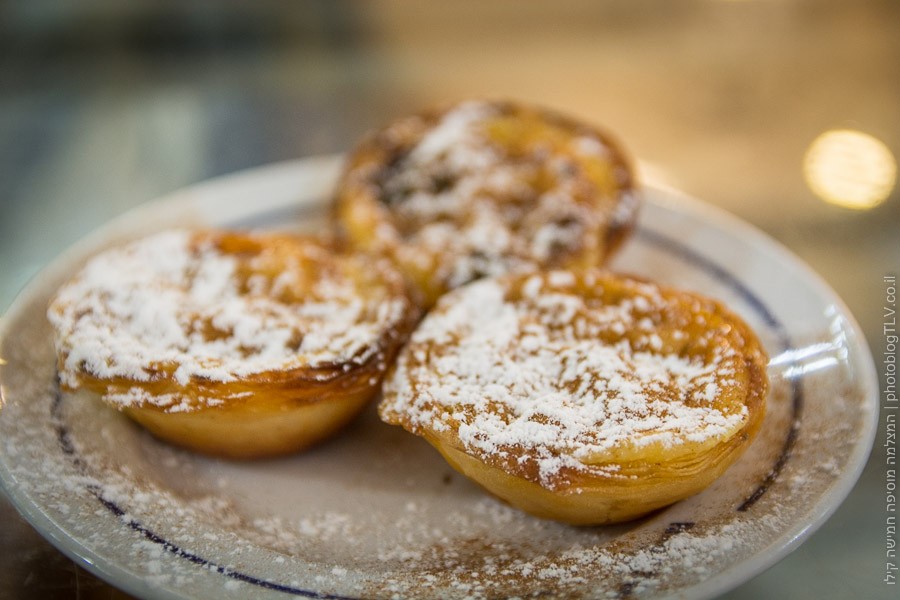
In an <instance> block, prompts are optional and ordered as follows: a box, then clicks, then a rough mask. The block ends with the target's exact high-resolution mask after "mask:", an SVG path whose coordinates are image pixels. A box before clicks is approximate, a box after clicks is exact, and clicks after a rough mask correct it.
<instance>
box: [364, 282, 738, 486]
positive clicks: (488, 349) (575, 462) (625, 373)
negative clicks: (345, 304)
mask: <svg viewBox="0 0 900 600" xmlns="http://www.w3.org/2000/svg"><path fill="white" fill-rule="evenodd" d="M509 281H511V280H509V279H506V280H502V279H501V280H494V279H489V280H482V281H479V282H476V283H474V284H470V285H469V286H467V287H466V288H464V289H461V290H458V291H456V292H454V293H453V294H452V295H451V296H448V297H446V298H445V299H444V300H443V301H441V302H440V303H439V304H438V306H437V308H436V309H435V310H434V311H433V312H432V313H431V314H430V315H429V316H428V317H427V318H426V319H425V321H424V322H423V323H422V324H421V326H420V327H419V329H418V330H417V331H416V332H415V333H414V335H413V338H412V341H411V343H410V345H409V346H408V347H407V348H406V350H405V351H404V352H403V353H402V354H401V357H400V359H399V361H398V366H397V369H396V372H395V373H394V375H393V376H392V377H391V378H390V379H389V381H387V382H386V387H385V394H384V401H383V403H382V405H381V411H382V415H383V416H384V417H385V418H386V419H387V420H388V421H389V422H394V423H401V424H403V425H404V426H406V427H408V428H410V429H411V430H413V431H416V432H421V431H422V430H429V429H431V430H433V431H436V432H439V433H440V432H446V431H452V432H455V435H456V436H457V438H458V440H459V442H461V443H462V445H463V447H464V448H465V449H466V450H467V451H468V452H471V453H474V454H475V455H477V456H480V457H482V458H483V459H485V460H487V461H488V462H489V463H491V464H495V466H500V465H504V468H506V469H510V468H512V469H513V470H516V469H517V468H518V467H521V472H520V473H518V471H517V473H518V474H520V475H522V476H525V477H529V478H534V479H535V480H536V481H538V482H539V483H541V484H542V485H544V486H545V487H547V488H550V489H554V488H556V487H559V486H562V485H565V484H566V481H565V479H564V478H560V477H559V475H560V473H561V472H562V471H563V470H565V469H567V468H568V469H576V470H593V471H595V472H602V473H603V474H605V475H606V476H609V477H616V476H618V475H617V473H616V470H615V469H611V468H610V467H612V466H615V461H612V460H611V459H610V457H613V456H615V453H616V452H620V451H622V450H623V449H628V451H629V452H632V453H633V452H639V451H640V449H641V448H647V447H651V446H653V447H659V446H661V447H665V448H667V451H668V452H669V454H670V455H671V454H672V452H676V453H677V448H678V446H679V445H682V444H685V443H686V442H697V443H700V442H704V441H709V440H717V439H727V438H728V437H730V436H731V435H733V434H734V433H735V432H737V431H738V430H739V429H740V428H741V427H742V426H743V425H744V424H745V422H746V419H747V409H746V407H745V406H744V405H743V403H737V405H736V406H735V405H730V404H724V405H723V404H722V403H716V402H715V400H716V399H717V398H718V397H719V396H720V393H727V392H729V391H731V388H733V387H734V386H736V385H737V382H736V381H733V379H732V378H731V375H733V374H734V368H735V365H736V364H737V353H736V351H735V350H734V349H733V348H729V347H728V346H727V345H726V344H722V343H716V342H710V341H708V340H707V343H708V344H709V347H710V348H711V351H712V353H711V354H710V355H709V357H708V358H706V359H702V358H697V357H689V356H685V355H682V354H679V353H677V352H671V351H670V352H668V353H666V352H662V351H660V346H661V344H662V342H661V340H660V339H659V337H658V336H657V335H656V334H655V333H654V332H653V329H652V328H648V330H647V331H646V332H643V331H642V329H643V328H642V323H644V321H645V320H646V321H649V320H651V319H652V318H656V319H661V318H664V317H663V315H664V314H665V307H666V303H667V300H666V299H665V298H663V297H662V296H661V295H660V293H659V292H658V290H657V288H656V287H655V286H652V285H650V284H640V283H634V284H633V285H635V286H637V289H638V290H640V293H636V294H633V295H630V296H626V297H624V298H622V299H620V300H619V301H617V302H610V303H607V304H604V303H597V302H593V303H592V302H591V301H589V300H586V298H585V296H584V295H583V294H579V293H575V292H574V288H573V286H574V285H575V284H576V283H577V280H576V277H575V276H574V275H572V274H571V273H567V272H551V273H549V274H546V275H533V276H530V277H527V278H525V280H524V282H523V283H522V284H521V297H520V298H518V299H511V298H510V295H511V294H512V291H511V286H510V285H509ZM626 333H630V334H631V337H628V336H626V335H625V334H626ZM720 388H722V389H720ZM519 455H521V456H519ZM512 456H516V457H518V458H517V461H516V462H514V463H513V466H512V467H510V466H509V464H510V462H511V461H510V460H509V457H512Z"/></svg>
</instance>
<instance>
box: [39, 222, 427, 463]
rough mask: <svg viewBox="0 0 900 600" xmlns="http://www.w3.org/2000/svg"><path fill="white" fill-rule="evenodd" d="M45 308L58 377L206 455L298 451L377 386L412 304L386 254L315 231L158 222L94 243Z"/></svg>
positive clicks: (412, 314) (408, 323) (411, 320)
mask: <svg viewBox="0 0 900 600" xmlns="http://www.w3.org/2000/svg"><path fill="white" fill-rule="evenodd" d="M48 317H49V320H50V322H51V324H52V325H53V327H54V329H55V333H56V348H57V354H58V370H59V382H60V385H61V387H62V389H64V390H78V389H84V390H88V391H90V392H94V393H96V394H99V395H100V396H101V397H102V398H103V400H105V401H106V402H107V403H109V404H110V405H112V406H113V407H115V408H117V409H120V410H122V411H124V412H125V413H126V414H127V415H128V416H130V417H131V418H133V419H134V420H135V421H137V422H138V423H140V424H142V425H143V426H144V427H146V428H147V429H148V430H149V431H150V432H152V433H153V434H155V435H156V436H158V437H160V438H162V439H164V440H167V441H170V442H172V443H175V444H177V445H181V446H184V447H187V448H190V449H193V450H197V451H200V452H204V453H208V454H211V455H217V456H223V457H233V458H252V457H262V456H272V455H277V454H282V453H286V452H291V451H294V450H299V449H301V448H304V447H307V446H309V445H311V444H314V443H316V442H318V441H320V440H322V439H324V438H326V437H328V436H329V435H330V434H332V433H333V432H335V431H336V430H338V429H339V428H340V427H341V426H343V425H344V424H346V423H347V422H348V421H349V420H350V419H352V418H353V416H354V415H356V414H357V413H358V412H359V411H360V409H361V408H362V407H363V406H364V405H365V403H366V402H368V401H369V400H371V399H372V397H373V395H374V394H376V393H377V391H378V389H379V386H380V382H381V379H382V376H383V374H384V372H385V370H386V368H387V366H388V365H389V364H390V363H391V361H392V360H393V358H394V356H395V355H396V353H397V351H398V350H399V348H400V346H401V344H402V343H403V342H404V341H405V339H406V337H407V336H408V334H409V332H410V331H411V330H412V328H413V327H414V325H415V323H416V321H417V319H418V309H417V308H416V307H415V305H414V303H413V302H412V301H411V300H410V298H409V295H408V294H407V291H406V284H405V282H404V279H403V276H402V275H400V274H399V273H398V272H397V271H396V269H394V267H393V266H392V265H390V264H389V263H388V262H387V261H385V260H373V259H371V258H370V257H363V256H360V255H356V254H352V253H336V252H334V251H333V249H332V248H331V247H330V246H329V245H327V244H325V243H324V242H321V241H318V240H316V239H313V238H302V237H292V236H288V235H282V234H252V233H239V232H225V231H212V230H204V231H187V230H173V231H165V232H162V233H158V234H155V235H152V236H150V237H147V238H144V239H141V240H137V241H134V242H132V243H130V244H127V245H124V246H122V247H117V248H112V249H109V250H107V251H105V252H102V253H101V254H99V255H97V256H95V257H94V258H93V259H92V260H90V261H89V262H88V263H87V265H86V266H85V267H84V268H83V269H82V270H81V271H80V272H79V273H78V274H76V275H75V276H74V278H73V279H72V280H71V281H70V282H68V283H67V284H65V285H64V286H63V287H62V288H61V289H60V290H59V292H58V293H57V295H56V297H55V299H54V300H53V301H52V303H51V305H50V308H49V311H48Z"/></svg>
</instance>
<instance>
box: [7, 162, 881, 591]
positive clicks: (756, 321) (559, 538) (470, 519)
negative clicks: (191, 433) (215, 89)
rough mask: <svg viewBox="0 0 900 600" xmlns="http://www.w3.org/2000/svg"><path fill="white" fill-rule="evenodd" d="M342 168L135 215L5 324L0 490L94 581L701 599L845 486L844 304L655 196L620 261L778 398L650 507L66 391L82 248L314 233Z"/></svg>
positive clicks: (198, 191)
mask: <svg viewBox="0 0 900 600" xmlns="http://www.w3.org/2000/svg"><path fill="white" fill-rule="evenodd" d="M338 167H339V159H338V158H334V157H331V158H323V159H314V160H304V161H299V162H292V163H286V164H282V165H276V166H272V167H267V168H263V169H258V170H254V171H251V172H248V173H244V174H239V175H236V176H231V177H227V178H224V179H219V180H216V181H213V182H210V183H207V184H203V185H199V186H196V187H193V188H190V189H187V190H184V191H182V192H179V193H176V194H174V195H173V196H172V197H169V198H167V199H163V200H161V201H159V202H155V203H152V204H149V205H146V206H143V207H141V208H140V209H138V210H136V211H133V212H132V213H129V214H128V215H126V216H124V217H123V218H121V219H118V220H116V221H115V222H113V223H110V224H109V225H108V226H106V227H104V228H103V229H102V230H101V231H99V232H97V233H96V234H94V235H92V236H91V237H90V238H89V239H87V240H85V241H84V242H82V243H81V244H79V245H78V246H76V247H75V248H73V249H72V250H71V251H69V252H67V253H66V254H65V255H64V256H62V257H60V258H59V259H58V260H57V261H56V262H54V263H53V264H52V265H51V266H50V267H49V268H47V269H46V270H45V271H44V272H43V273H42V274H41V275H40V276H39V277H37V278H36V279H35V280H34V281H33V282H32V283H31V285H30V286H28V288H27V289H26V290H25V291H24V292H23V294H22V295H21V296H20V298H19V299H18V300H17V301H16V303H15V304H14V305H13V307H12V308H11V309H10V310H9V313H8V314H7V315H6V316H5V317H4V320H3V324H2V339H0V357H2V358H3V360H4V361H5V364H4V365H3V366H2V370H0V382H2V387H0V390H2V394H3V396H2V409H0V480H2V484H3V488H4V489H5V491H6V493H7V494H8V495H9V497H10V498H11V500H12V502H13V503H14V504H15V505H16V506H17V507H18V509H19V510H20V511H21V512H22V513H23V514H24V515H25V517H26V518H27V519H28V520H29V521H30V522H31V523H32V525H34V527H35V528H37V530H38V531H40V532H41V533H42V534H43V535H44V536H46V537H47V538H48V539H49V540H50V541H51V542H53V543H54V544H55V545H56V546H58V547H59V548H60V549H61V550H62V551H63V552H65V553H66V554H68V555H69V556H71V557H72V558H75V559H76V560H78V561H79V562H80V563H81V564H83V565H84V566H86V567H87V568H88V569H90V570H92V571H94V572H95V573H96V574H98V575H99V576H101V577H103V578H105V579H107V580H108V581H110V582H111V583H113V584H115V585H116V586H119V587H121V588H122V589H124V590H126V591H128V592H130V593H132V594H135V595H137V596H142V597H158V598H228V597H235V598H239V597H245V596H248V595H253V596H254V597H256V598H283V597H287V596H288V595H290V594H293V595H297V596H305V597H313V598H344V597H353V598H357V597H365V598H376V597H377V598H383V597H391V596H397V597H409V596H416V597H423V596H431V597H434V596H440V597H444V598H450V597H511V596H520V597H531V596H539V595H566V596H577V597H589V598H594V597H597V598H607V597H657V596H677V597H679V598H705V597H710V596H713V595H715V594H718V593H721V592H723V591H725V590H727V589H730V588H732V587H734V586H736V585H738V584H739V583H741V582H743V581H745V580H747V579H749V578H750V577H752V576H753V575H755V574H757V573H759V572H760V571H762V570H763V569H765V568H766V567H768V566H770V565H772V564H773V563H775V562H776V561H778V560H779V559H780V558H782V557H783V556H784V555H786V554H787V553H788V552H790V551H791V550H792V549H794V548H795V547H796V546H797V545H798V544H799V543H800V542H801V541H802V540H803V539H804V538H806V537H807V536H808V535H809V534H810V533H811V532H812V531H813V530H814V529H816V528H817V527H818V526H819V525H821V524H822V522H823V521H824V520H825V519H826V518H827V517H828V516H829V515H830V514H831V513H832V512H833V511H834V509H835V508H836V507H837V505H838V504H839V503H840V502H841V501H842V500H843V499H844V498H845V496H846V495H847V493H848V492H849V491H850V489H851V487H852V486H853V484H854V483H855V482H856V479H857V477H858V475H859V473H860V471H861V469H862V467H863V465H864V463H865V460H866V458H867V456H868V454H869V450H870V448H871V446H872V443H873V439H874V433H875V424H876V419H877V410H876V406H877V393H876V383H875V382H876V378H875V370H874V366H873V363H872V358H871V356H870V355H869V353H868V351H867V349H866V346H865V344H864V343H863V341H862V336H861V334H860V332H859V328H858V326H857V325H856V324H855V323H854V321H853V319H852V317H851V316H850V315H849V314H848V312H847V310H846V308H844V306H843V304H842V303H841V302H840V300H839V299H838V298H837V297H836V295H835V294H834V292H832V291H831V290H830V289H829V288H828V287H827V286H826V285H825V284H823V283H822V282H821V281H820V280H819V279H818V277H817V276H815V275H814V274H813V273H812V272H810V270H809V269H808V268H806V267H805V266H804V265H803V264H802V263H801V262H800V261H799V260H797V259H796V258H794V257H793V256H792V255H790V254H789V253H788V252H787V251H786V250H784V249H783V248H781V247H780V246H778V245H777V244H775V243H774V242H773V241H772V240H770V239H769V238H767V237H765V236H764V235H762V234H760V233H759V232H757V231H756V230H754V229H752V228H750V227H749V226H747V225H745V224H743V223H741V222H739V221H738V220H736V219H735V218H733V217H730V216H728V215H727V214H724V213H722V212H720V211H718V210H715V209H712V208H710V207H708V206H705V205H703V204H700V203H698V202H695V201H692V200H689V199H686V198H683V197H681V196H680V195H678V194H677V193H675V192H672V191H666V190H663V189H660V188H652V187H651V188H650V189H648V190H647V193H646V203H645V207H644V209H643V213H642V215H641V218H640V225H639V227H638V229H637V231H636V234H635V236H634V238H633V239H632V240H631V241H630V242H629V243H628V244H627V245H626V247H625V249H624V250H623V252H622V253H621V254H620V255H619V256H617V257H616V259H615V261H614V263H613V268H615V269H618V270H624V271H629V272H633V273H637V274H640V275H643V276H646V277H650V278H653V279H656V280H659V281H662V282H667V283H670V284H674V285H677V286H680V287H684V288H690V289H695V290H699V291H701V292H703V293H705V294H708V295H711V296H714V297H717V298H719V299H721V300H723V301H724V302H726V303H727V304H728V305H729V306H731V307H732V308H733V309H734V310H735V311H737V312H738V313H740V314H741V315H742V316H743V317H744V318H745V319H746V320H747V321H748V322H749V323H750V324H751V325H752V326H753V327H754V328H755V329H756V330H757V332H758V333H759V334H760V336H761V338H762V340H763V342H764V344H765V345H766V347H767V349H768V351H769V353H770V355H771V356H772V363H771V364H770V368H769V371H770V378H771V381H772V385H771V387H772V391H771V395H770V398H769V411H768V414H767V417H766V422H765V424H764V427H763V429H762V432H761V434H760V435H759V436H758V438H757V439H756V440H755V441H754V443H753V445H752V446H751V448H750V450H749V451H748V452H747V453H746V454H745V455H744V456H743V457H742V458H741V460H740V461H739V462H738V463H737V464H735V465H734V466H733V467H732V468H731V469H730V470H729V471H728V472H727V473H726V474H725V475H724V476H723V477H722V478H721V479H719V480H718V481H717V482H715V484H714V485H713V486H712V487H710V488H709V489H707V490H706V491H704V492H703V493H702V494H700V495H698V496H695V497H693V498H690V499H688V500H686V501H683V502H680V503H678V504H676V505H675V506H672V507H670V508H668V509H665V510H663V511H660V512H658V513H656V514H654V515H652V516H651V517H649V518H646V519H643V520H640V521H636V522H634V523H629V524H625V525H620V526H615V527H600V528H573V527H568V526H564V525H560V524H556V523H552V522H547V521H542V520H539V519H535V518H532V517H529V516H527V515H524V514H521V513H519V512H517V511H515V510H513V509H511V508H508V507H506V506H505V505H503V504H501V503H499V502H497V501H495V500H493V499H491V498H489V497H487V496H486V495H485V494H483V493H482V492H481V491H480V490H479V489H478V488H476V487H475V486H474V485H472V484H470V483H469V482H467V481H466V480H464V479H463V478H461V477H460V476H458V475H457V474H455V473H454V472H453V471H452V470H451V469H450V468H449V467H448V466H446V464H445V463H444V462H443V460H442V459H441V458H440V457H439V456H438V455H437V453H436V452H435V451H433V450H432V449H431V448H430V447H429V446H428V445H427V444H425V443H424V442H422V441H420V440H418V439H416V438H414V437H413V436H410V435H408V434H406V433H405V432H403V431H402V430H400V429H398V428H393V427H389V426H387V425H384V424H382V423H380V422H379V421H378V420H377V418H376V417H375V416H374V414H373V412H371V411H370V412H369V413H367V414H365V415H364V416H363V417H362V418H360V419H359V420H357V421H356V422H355V423H354V425H353V426H352V427H351V428H350V429H349V430H348V431H346V432H345V433H344V434H343V435H341V436H340V437H338V438H337V439H335V440H333V441H331V442H329V443H327V444H325V445H323V446H321V447H319V448H316V449H314V450H312V451H310V452H308V453H304V454H300V455H297V456H293V457H288V458H284V459H279V460H270V461H263V462H252V463H229V462H224V461H218V460H211V459H206V458H202V457H198V456H195V455H192V454H189V453H186V452H183V451H179V450H176V449H173V448H171V447H168V446H166V445H164V444H162V443H159V442H157V441H156V440H154V439H153V438H151V437H150V436H149V435H147V434H146V433H144V432H143V431H142V430H141V429H139V428H138V427H136V426H134V425H133V424H132V423H131V422H129V421H128V420H127V419H125V418H124V417H122V416H121V415H119V414H118V413H116V412H114V411H111V410H109V409H107V408H105V407H104V406H101V405H99V404H98V401H97V400H96V399H94V398H91V397H86V396H80V395H60V394H59V392H58V391H57V388H56V383H55V372H54V356H53V350H52V344H51V332H50V328H49V325H48V324H47V322H46V319H45V316H44V311H45V307H46V304H47V301H48V299H49V298H50V296H51V295H52V294H53V292H54V291H55V289H56V288H57V287H58V286H59V284H60V283H61V282H62V281H63V280H64V279H65V278H66V277H67V276H69V275H70V274H71V273H72V272H73V270H74V269H75V268H77V266H78V265H79V264H81V263H82V262H83V261H84V260H85V258H86V257H87V256H89V255H91V254H92V253H94V252H96V251H97V250H98V249H100V248H103V247H105V246H108V245H109V244H112V243H116V242H119V241H123V240H126V239H131V238H134V237H135V236H138V235H142V234H145V233H149V232H151V231H154V230H158V229H161V228H165V227H171V226H175V225H177V226H184V225H198V226H221V227H254V228H258V227H259V228H282V229H285V228H286V229H298V228H305V229H308V228H317V227H319V228H320V227H321V226H322V224H323V223H324V220H323V218H324V214H325V208H326V204H327V197H328V195H329V190H330V189H331V186H332V184H333V182H334V179H335V177H336V176H337V172H338Z"/></svg>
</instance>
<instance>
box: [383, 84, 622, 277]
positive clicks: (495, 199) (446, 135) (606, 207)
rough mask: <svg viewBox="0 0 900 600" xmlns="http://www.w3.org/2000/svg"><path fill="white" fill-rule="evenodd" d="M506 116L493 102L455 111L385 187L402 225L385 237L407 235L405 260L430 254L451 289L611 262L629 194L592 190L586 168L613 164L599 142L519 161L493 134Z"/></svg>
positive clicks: (577, 141) (537, 151) (534, 152)
mask: <svg viewBox="0 0 900 600" xmlns="http://www.w3.org/2000/svg"><path fill="white" fill-rule="evenodd" d="M502 116H503V115H502V111H501V109H499V108H498V106H496V105H494V104H491V103H487V102H476V101H470V102H464V103H462V104H460V105H458V106H456V107H455V108H453V109H452V110H450V111H448V112H446V113H445V114H443V115H442V117H441V118H440V120H439V121H438V122H437V123H436V124H435V125H434V126H433V127H432V128H431V129H430V130H428V131H427V133H426V134H425V135H424V136H423V137H422V139H421V140H419V141H418V143H417V144H416V145H415V146H414V147H413V148H412V150H410V151H409V153H408V154H407V155H405V156H404V157H403V158H402V159H401V160H400V161H399V163H398V165H397V166H396V167H395V168H392V169H391V171H390V173H389V176H388V177H386V178H385V180H384V181H383V182H382V189H383V198H385V199H386V201H387V202H388V203H389V204H390V205H391V207H392V210H393V212H394V216H395V219H396V221H395V223H396V226H397V228H396V230H394V229H391V228H386V229H382V230H380V233H379V235H380V236H381V237H382V238H383V239H384V241H385V242H387V243H389V244H393V243H394V242H395V241H396V239H395V238H396V236H397V235H398V234H399V237H400V238H401V239H402V240H403V242H404V245H402V246H401V247H400V250H399V251H400V253H401V255H402V256H401V258H402V259H403V260H408V261H410V262H414V263H415V262H416V261H421V260H423V252H424V253H425V255H426V256H428V257H430V259H432V260H433V269H434V277H435V278H437V280H439V281H441V282H444V283H445V284H446V285H447V287H450V288H453V287H457V286H459V285H461V284H463V283H466V282H468V281H471V280H473V279H475V278H478V277H481V276H492V275H500V274H503V273H507V272H510V271H522V270H531V269H534V268H535V267H537V266H541V265H548V264H560V263H561V262H563V261H564V260H565V259H566V258H567V257H571V256H572V255H574V254H577V253H586V254H587V255H597V254H598V253H599V254H600V255H602V246H603V243H604V242H603V236H604V233H605V231H606V225H607V223H609V222H611V221H610V216H611V213H612V212H613V211H614V210H615V208H614V207H615V206H616V205H617V204H618V203H619V200H620V199H621V198H620V196H624V195H625V192H624V191H622V190H618V192H617V193H616V194H612V195H610V197H607V193H606V192H605V191H603V190H600V189H593V186H592V185H591V184H589V183H588V181H589V178H588V177H587V176H586V175H585V172H584V171H585V170H590V169H585V167H584V165H580V161H587V162H596V163H598V164H600V163H602V164H606V163H607V162H609V161H610V160H611V150H610V149H609V148H608V147H607V146H605V145H604V142H603V141H601V140H600V139H598V138H595V137H587V136H582V137H573V138H572V140H571V144H570V145H571V148H570V149H569V152H570V153H571V156H563V155H562V154H561V153H559V152H554V151H551V149H550V146H549V145H548V146H546V147H540V148H532V149H530V150H529V151H528V152H523V153H515V154H513V153H510V152H508V151H507V150H506V149H504V147H503V145H502V144H500V143H497V142H496V141H494V140H492V139H491V138H490V136H489V132H488V128H489V126H490V123H491V122H492V121H493V120H496V119H498V118H501V117H502ZM592 168H595V167H592ZM629 207H630V209H631V210H632V211H633V209H634V206H633V205H632V204H630V203H629ZM626 221H627V219H626V220H625V221H623V222H626Z"/></svg>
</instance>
